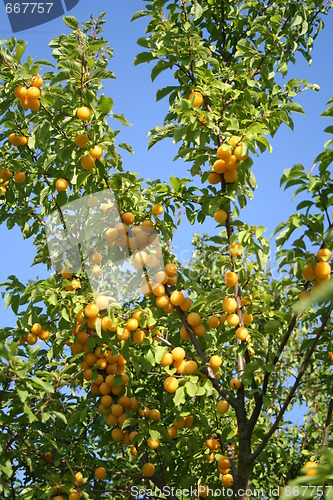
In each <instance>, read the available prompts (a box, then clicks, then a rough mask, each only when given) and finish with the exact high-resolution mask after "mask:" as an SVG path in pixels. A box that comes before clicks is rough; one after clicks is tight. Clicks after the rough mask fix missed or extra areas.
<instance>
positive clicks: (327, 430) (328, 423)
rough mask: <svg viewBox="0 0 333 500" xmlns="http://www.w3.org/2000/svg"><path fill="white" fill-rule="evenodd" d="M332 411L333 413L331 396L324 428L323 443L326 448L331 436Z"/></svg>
mask: <svg viewBox="0 0 333 500" xmlns="http://www.w3.org/2000/svg"><path fill="white" fill-rule="evenodd" d="M332 413H333V398H331V400H330V402H329V405H328V410H327V418H326V423H325V429H324V438H323V444H322V447H323V448H326V446H327V444H328V438H329V434H330V428H331V422H332Z"/></svg>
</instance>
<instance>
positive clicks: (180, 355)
mask: <svg viewBox="0 0 333 500" xmlns="http://www.w3.org/2000/svg"><path fill="white" fill-rule="evenodd" d="M172 359H173V360H174V361H183V359H185V351H184V349H183V348H182V347H175V348H174V349H173V350H172Z"/></svg>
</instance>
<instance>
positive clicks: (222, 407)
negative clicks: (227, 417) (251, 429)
mask: <svg viewBox="0 0 333 500" xmlns="http://www.w3.org/2000/svg"><path fill="white" fill-rule="evenodd" d="M216 409H217V411H218V412H219V413H220V414H221V415H223V414H224V413H227V411H228V410H229V403H228V402H227V401H225V400H224V399H222V401H219V402H218V403H217V406H216Z"/></svg>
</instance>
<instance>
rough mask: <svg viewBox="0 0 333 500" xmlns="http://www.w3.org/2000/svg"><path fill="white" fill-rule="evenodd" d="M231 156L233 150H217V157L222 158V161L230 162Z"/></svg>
mask: <svg viewBox="0 0 333 500" xmlns="http://www.w3.org/2000/svg"><path fill="white" fill-rule="evenodd" d="M231 154H232V152H231V148H227V147H223V146H220V147H219V148H218V149H217V156H218V157H219V158H220V160H224V161H228V160H229V158H230V156H231Z"/></svg>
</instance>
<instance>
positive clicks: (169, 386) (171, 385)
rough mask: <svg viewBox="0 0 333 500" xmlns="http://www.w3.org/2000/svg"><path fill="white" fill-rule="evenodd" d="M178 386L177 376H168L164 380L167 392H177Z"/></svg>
mask: <svg viewBox="0 0 333 500" xmlns="http://www.w3.org/2000/svg"><path fill="white" fill-rule="evenodd" d="M178 386H179V384H178V380H177V379H176V378H175V377H167V378H166V379H165V380H164V389H165V390H166V391H167V392H170V393H173V392H176V390H177V389H178Z"/></svg>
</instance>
